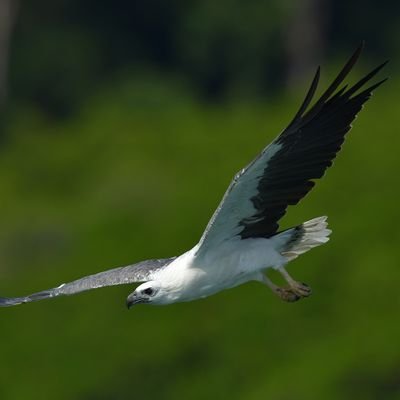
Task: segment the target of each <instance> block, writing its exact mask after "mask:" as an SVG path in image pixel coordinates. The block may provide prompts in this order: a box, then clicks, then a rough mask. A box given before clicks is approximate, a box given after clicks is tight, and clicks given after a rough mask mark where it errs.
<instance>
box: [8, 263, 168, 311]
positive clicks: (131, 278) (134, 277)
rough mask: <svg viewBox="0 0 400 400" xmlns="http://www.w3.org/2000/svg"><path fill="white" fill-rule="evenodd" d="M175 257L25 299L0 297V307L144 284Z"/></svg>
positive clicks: (134, 266)
mask: <svg viewBox="0 0 400 400" xmlns="http://www.w3.org/2000/svg"><path fill="white" fill-rule="evenodd" d="M174 259H175V257H173V258H166V259H159V260H146V261H142V262H139V263H137V264H133V265H128V266H126V267H119V268H114V269H110V270H109V271H104V272H100V273H98V274H94V275H89V276H85V277H84V278H81V279H78V280H76V281H73V282H69V283H63V284H62V285H60V286H58V287H56V288H53V289H48V290H43V291H42V292H38V293H33V294H30V295H29V296H25V297H0V307H10V306H16V305H18V304H23V303H29V302H31V301H38V300H43V299H49V298H53V297H58V296H70V295H73V294H76V293H80V292H85V291H87V290H92V289H98V288H102V287H105V286H115V285H126V284H129V283H137V282H146V281H149V280H152V277H153V275H154V273H156V272H158V271H160V270H161V269H162V268H164V267H166V266H167V265H169V264H170V263H171V262H172V261H173V260H174Z"/></svg>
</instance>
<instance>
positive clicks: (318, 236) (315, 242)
mask: <svg viewBox="0 0 400 400" xmlns="http://www.w3.org/2000/svg"><path fill="white" fill-rule="evenodd" d="M326 220H327V217H319V218H314V219H312V220H310V221H307V222H304V223H303V224H301V225H298V226H295V227H294V228H290V229H287V230H286V231H283V232H281V233H280V234H278V235H277V236H281V237H280V238H279V239H281V238H282V239H286V240H285V244H284V245H283V248H282V250H281V255H282V256H284V257H285V258H286V259H287V261H291V260H294V259H295V258H297V257H298V256H299V255H300V254H303V253H305V252H306V251H308V250H310V249H312V248H314V247H317V246H321V244H324V243H326V242H327V241H328V240H329V235H330V234H331V233H332V231H331V230H330V229H328V228H327V227H328V223H327V222H326Z"/></svg>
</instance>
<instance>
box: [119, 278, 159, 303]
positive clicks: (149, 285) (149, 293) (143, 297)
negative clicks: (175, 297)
mask: <svg viewBox="0 0 400 400" xmlns="http://www.w3.org/2000/svg"><path fill="white" fill-rule="evenodd" d="M162 298H163V290H162V288H161V285H160V284H159V283H158V282H156V281H149V282H146V283H143V284H141V285H140V286H138V287H137V288H136V290H135V291H134V292H133V293H131V294H130V295H129V296H128V297H127V299H126V306H127V307H128V308H131V307H132V306H134V305H135V304H151V303H155V304H160V303H162V302H163V301H162Z"/></svg>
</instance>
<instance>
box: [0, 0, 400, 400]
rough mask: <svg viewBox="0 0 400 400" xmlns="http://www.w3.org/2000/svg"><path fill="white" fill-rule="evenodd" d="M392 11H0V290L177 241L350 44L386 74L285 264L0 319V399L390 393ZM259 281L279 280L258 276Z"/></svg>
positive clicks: (152, 3)
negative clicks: (320, 237)
mask: <svg viewBox="0 0 400 400" xmlns="http://www.w3.org/2000/svg"><path fill="white" fill-rule="evenodd" d="M399 17H400V3H399V2H398V1H394V0H382V1H379V2H378V1H369V2H365V1H361V0H356V1H352V2H347V1H345V0H337V1H334V0H304V1H299V2H294V1H278V0H269V1H255V0H252V1H238V0H218V1H211V0H203V1H188V0H186V1H183V0H171V1H168V2H166V1H162V0H146V1H136V0H135V1H131V2H111V1H105V0H96V1H95V0H86V1H82V0H57V1H55V0H40V1H37V2H28V1H19V2H17V1H16V0H1V2H0V101H1V111H0V113H1V118H0V129H1V131H0V139H1V141H0V146H1V147H0V182H1V184H0V202H1V203H0V204H1V208H0V210H1V224H0V238H1V240H0V293H1V295H4V296H13V295H23V294H27V293H31V292H34V291H38V290H41V289H45V288H49V287H54V286H56V285H59V284H60V283H62V282H66V281H70V280H73V279H75V278H78V277H80V276H83V275H87V274H91V273H95V272H98V271H100V270H104V269H108V268H111V267H115V266H120V265H126V264H130V263H133V262H136V261H139V260H142V259H147V258H156V257H169V256H173V255H177V254H180V253H181V252H184V251H185V250H187V249H189V248H191V247H192V246H193V245H194V244H195V243H196V242H197V240H198V239H199V237H200V235H201V233H202V230H203V229H204V227H205V225H206V224H207V221H208V219H209V217H210V216H211V214H212V212H213V211H214V209H215V207H216V206H217V204H218V202H219V200H220V198H221V196H222V195H223V193H224V191H225V189H226V187H227V185H228V183H229V181H230V179H231V177H232V176H233V174H234V173H235V172H236V171H237V170H239V169H240V168H241V167H243V166H244V165H246V163H248V162H249V161H250V160H251V159H252V158H253V157H254V156H255V155H256V154H257V153H258V152H259V151H260V149H261V148H262V147H263V146H264V145H265V144H267V143H269V142H270V141H271V140H272V139H273V138H274V137H275V136H276V135H277V134H278V133H279V132H280V130H281V129H282V128H284V127H285V124H286V123H287V122H289V120H290V119H291V118H292V116H293V114H294V112H295V111H297V107H298V106H299V104H300V102H301V100H302V99H303V96H304V94H305V90H306V88H307V85H308V82H309V80H310V78H311V77H312V75H313V72H314V70H315V67H316V65H317V64H322V65H323V79H322V83H323V84H325V85H326V84H327V83H329V81H330V80H331V79H332V78H333V76H334V74H335V72H336V70H337V69H338V68H339V67H340V66H341V64H343V63H344V62H345V60H346V59H347V58H348V56H349V55H350V53H351V52H352V51H353V50H354V49H355V47H356V46H357V45H358V43H359V42H360V41H361V40H362V39H365V40H366V43H367V45H366V49H365V51H364V54H363V57H362V60H361V62H360V63H359V65H358V66H357V68H356V69H355V71H354V72H353V75H352V76H351V78H350V80H352V81H353V82H354V81H355V80H356V79H357V78H359V77H360V76H361V74H365V73H366V72H368V70H369V69H371V68H372V67H374V66H376V65H377V64H378V63H380V62H382V61H384V60H385V59H387V58H390V59H391V63H390V64H389V66H388V67H387V68H386V70H385V72H384V73H383V74H382V76H390V77H391V79H390V80H389V81H388V82H387V83H386V84H385V85H384V86H383V87H381V88H380V89H379V90H377V92H376V93H375V95H374V96H373V98H372V100H371V101H370V102H369V103H368V104H367V105H366V107H365V108H364V110H363V111H362V113H361V115H360V117H359V118H358V120H357V121H356V123H355V127H354V130H353V131H352V132H351V134H350V135H349V137H348V141H347V142H346V144H345V146H344V151H343V152H342V153H341V154H340V155H339V157H338V159H337V162H336V165H335V167H334V168H333V169H332V170H330V171H329V172H328V173H327V175H326V177H325V179H324V180H322V181H321V182H319V183H318V185H317V187H316V188H315V190H314V191H313V192H312V193H311V194H310V196H308V197H307V199H306V200H305V201H303V202H302V203H300V205H299V206H297V207H295V208H292V209H290V211H289V213H288V215H287V216H286V217H285V219H284V221H283V227H288V226H290V225H293V224H298V223H301V222H303V221H305V220H307V219H311V218H313V217H317V216H320V215H328V216H329V221H330V227H331V228H332V229H333V234H332V236H331V241H330V242H329V244H328V245H326V246H323V247H320V248H318V249H315V250H313V251H312V252H310V253H307V254H306V255H304V256H302V257H300V258H299V259H298V260H296V261H295V262H293V263H292V264H291V266H290V267H289V270H290V271H291V273H292V275H293V276H294V277H295V278H297V279H299V280H301V281H304V282H307V283H309V284H310V285H311V286H312V288H313V290H314V295H313V296H312V297H311V298H310V299H307V300H304V301H300V302H298V303H294V304H287V303H283V302H281V301H280V300H279V299H277V298H276V297H275V296H274V295H273V294H272V293H271V292H270V291H269V290H268V289H266V288H265V287H264V286H262V285H260V284H257V283H251V284H247V285H244V286H241V287H239V288H236V289H234V290H230V291H225V292H223V293H220V294H218V295H215V296H213V297H210V298H208V299H205V300H201V301H196V302H192V303H182V304H176V305H172V306H168V307H145V306H141V307H137V308H134V309H132V310H131V311H130V312H128V311H127V310H126V308H125V304H124V302H125V298H126V296H127V295H128V293H130V292H131V291H132V290H133V288H132V287H127V286H121V287H113V288H105V289H102V290H97V291H93V292H89V293H85V294H81V295H78V296H75V297H69V298H66V297H64V298H58V299H55V300H53V301H44V302H40V303H33V304H29V305H26V306H21V307H16V308H10V309H1V310H0V314H1V316H0V321H1V322H0V326H1V328H0V340H1V345H0V360H1V363H0V399H6V400H8V399H60V400H63V399H87V400H97V399H140V398H149V397H150V398H155V399H205V398H211V399H232V400H233V399H246V400H247V399H249V400H258V399H273V400H291V399H301V400H302V399H307V400H309V399H311V400H312V399H316V400H317V399H325V400H330V399H332V400H333V399H344V400H346V399H365V400H369V399H400V344H399V338H400V323H399V306H400V294H399V278H400V271H399V268H400V267H399V262H398V259H397V254H398V248H399V247H398V246H399V245H398V243H399V240H400V230H399V228H398V225H399V222H400V218H399V212H398V206H399V200H398V199H399V187H398V179H399V178H398V175H399V172H400V160H399V156H398V149H399V145H400V135H399V132H398V131H397V127H398V124H399V122H400V120H399V92H400V78H399V77H398V75H397V74H396V72H397V71H398V68H399V50H400V48H399V47H400V46H399V44H400V43H399V37H400V24H399ZM274 278H275V279H277V278H278V277H276V276H274Z"/></svg>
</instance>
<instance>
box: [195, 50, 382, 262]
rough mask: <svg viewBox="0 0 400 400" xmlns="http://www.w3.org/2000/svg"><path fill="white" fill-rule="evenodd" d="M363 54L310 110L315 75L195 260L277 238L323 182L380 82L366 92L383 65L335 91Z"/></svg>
mask: <svg viewBox="0 0 400 400" xmlns="http://www.w3.org/2000/svg"><path fill="white" fill-rule="evenodd" d="M361 50H362V45H361V46H360V47H359V48H358V49H357V50H356V51H355V53H354V54H353V55H352V56H351V58H350V59H349V61H348V62H347V63H346V65H345V66H344V67H343V69H342V70H341V71H340V73H339V75H338V76H337V77H336V79H335V80H334V81H333V83H332V84H331V85H330V86H329V87H328V89H327V90H326V91H325V92H324V93H323V94H322V96H321V97H320V98H319V100H318V101H316V102H315V104H314V105H313V106H312V107H310V108H309V105H310V102H311V100H312V98H313V96H314V93H315V91H316V89H317V85H318V81H319V76H320V68H318V69H317V72H316V74H315V76H314V79H313V81H312V83H311V86H310V89H309V90H308V93H307V95H306V97H305V99H304V101H303V103H302V105H301V107H300V109H299V111H298V112H297V114H296V115H295V117H294V118H293V120H292V121H291V122H290V124H289V125H288V127H287V128H286V129H285V130H284V131H283V132H282V133H281V134H280V135H279V136H278V137H277V138H276V139H275V140H274V141H273V142H272V143H271V144H270V145H269V146H268V147H266V148H265V149H264V150H263V151H262V153H261V154H260V155H259V156H258V157H257V158H256V159H255V160H253V161H252V162H251V163H250V164H249V165H248V166H247V167H246V168H244V169H242V170H241V171H240V172H239V173H237V174H236V176H235V177H234V179H233V181H232V182H231V184H230V186H229V188H228V190H227V191H226V193H225V195H224V197H223V199H222V201H221V203H220V205H219V206H218V208H217V210H216V211H215V213H214V215H213V216H212V218H211V220H210V222H209V223H208V225H207V228H206V230H205V231H204V233H203V236H202V238H201V239H200V242H199V245H198V251H197V254H196V256H197V257H200V256H201V255H204V254H206V253H207V252H208V251H210V250H211V249H216V248H218V246H219V245H220V244H221V243H222V242H225V241H227V240H231V239H233V238H239V239H246V238H260V237H262V238H269V237H271V236H273V235H274V234H276V232H277V230H278V228H279V225H278V221H279V220H280V219H281V218H282V216H283V215H284V214H285V212H286V209H287V207H288V206H289V205H293V204H297V203H298V202H299V201H300V200H301V199H302V198H303V197H304V196H305V195H306V194H307V193H308V192H309V191H310V190H311V189H312V187H313V186H314V184H315V183H314V181H313V180H314V179H317V178H321V177H322V176H323V175H324V173H325V170H326V169H327V168H328V167H329V166H331V165H332V161H333V159H334V158H335V156H336V154H337V153H338V151H339V150H340V148H341V145H342V143H343V141H344V136H345V135H346V133H347V132H348V131H349V130H350V128H351V123H352V121H353V120H354V119H355V117H356V115H357V113H358V112H359V111H360V110H361V108H362V106H363V104H364V103H365V102H366V101H367V100H368V99H369V98H370V96H371V93H372V90H374V89H375V88H377V87H378V86H379V85H380V84H382V83H383V82H384V80H382V81H380V82H378V83H376V84H374V85H372V86H369V87H367V88H365V87H364V86H365V84H366V83H367V82H368V81H369V80H370V79H371V78H372V77H373V76H374V75H375V74H377V73H378V71H379V70H380V69H381V68H382V67H383V66H384V65H385V64H386V62H385V63H383V64H382V65H379V66H378V67H377V68H375V69H374V70H373V71H371V72H370V73H369V74H368V75H366V76H365V77H364V78H362V79H361V80H360V81H358V82H357V83H356V84H354V85H353V86H352V87H350V88H348V87H347V85H346V86H344V87H342V88H341V89H339V90H337V89H338V87H339V85H341V83H342V82H343V80H344V79H345V77H346V76H347V74H348V73H349V72H350V70H351V69H352V67H353V66H354V64H355V63H356V61H357V59H358V57H359V55H360V53H361Z"/></svg>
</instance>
